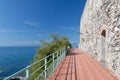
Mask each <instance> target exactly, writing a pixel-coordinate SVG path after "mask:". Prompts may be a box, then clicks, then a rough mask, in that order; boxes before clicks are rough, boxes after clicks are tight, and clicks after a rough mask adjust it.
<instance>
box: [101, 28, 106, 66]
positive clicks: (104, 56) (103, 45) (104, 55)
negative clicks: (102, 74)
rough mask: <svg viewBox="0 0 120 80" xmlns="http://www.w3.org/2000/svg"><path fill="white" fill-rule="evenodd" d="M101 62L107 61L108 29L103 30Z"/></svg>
mask: <svg viewBox="0 0 120 80" xmlns="http://www.w3.org/2000/svg"><path fill="white" fill-rule="evenodd" d="M101 63H102V64H103V65H105V63H106V30H103V31H102V32H101Z"/></svg>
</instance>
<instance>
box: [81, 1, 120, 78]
mask: <svg viewBox="0 0 120 80" xmlns="http://www.w3.org/2000/svg"><path fill="white" fill-rule="evenodd" d="M103 30H105V31H106V32H105V36H104V35H103V34H102V32H103ZM80 33H81V34H80V48H81V49H82V50H84V51H86V52H87V53H89V54H90V55H92V56H93V57H94V58H96V59H97V60H98V61H100V62H102V63H103V64H104V65H105V66H107V67H108V68H109V69H111V70H112V71H113V72H115V74H116V75H118V76H120V0H87V2H86V5H85V8H84V11H83V15H82V17H81V26H80Z"/></svg>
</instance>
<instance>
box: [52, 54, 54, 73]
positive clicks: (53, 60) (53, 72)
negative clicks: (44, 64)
mask: <svg viewBox="0 0 120 80" xmlns="http://www.w3.org/2000/svg"><path fill="white" fill-rule="evenodd" d="M52 61H53V73H54V53H53V55H52Z"/></svg>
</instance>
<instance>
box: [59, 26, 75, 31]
mask: <svg viewBox="0 0 120 80" xmlns="http://www.w3.org/2000/svg"><path fill="white" fill-rule="evenodd" d="M60 29H62V30H71V31H77V28H74V27H60Z"/></svg>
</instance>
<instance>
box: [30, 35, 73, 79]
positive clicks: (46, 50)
mask: <svg viewBox="0 0 120 80" xmlns="http://www.w3.org/2000/svg"><path fill="white" fill-rule="evenodd" d="M50 37H51V38H52V41H50V42H47V41H40V42H41V47H40V48H39V49H38V50H37V54H36V55H35V57H34V60H33V61H32V63H34V62H35V61H37V60H40V59H42V58H44V57H46V56H48V55H50V54H52V53H53V52H55V51H57V50H58V49H60V48H63V47H65V46H71V44H70V42H69V41H68V38H67V37H66V36H62V37H59V36H57V35H55V34H51V35H50ZM43 64H44V62H41V63H39V64H36V65H34V66H33V67H32V69H31V72H34V71H35V70H36V69H38V67H40V66H41V65H43ZM43 69H44V68H43ZM43 69H42V70H39V71H37V72H36V73H35V74H34V75H32V76H31V80H34V79H35V78H36V77H37V76H38V75H39V74H40V73H41V72H42V71H43Z"/></svg>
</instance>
